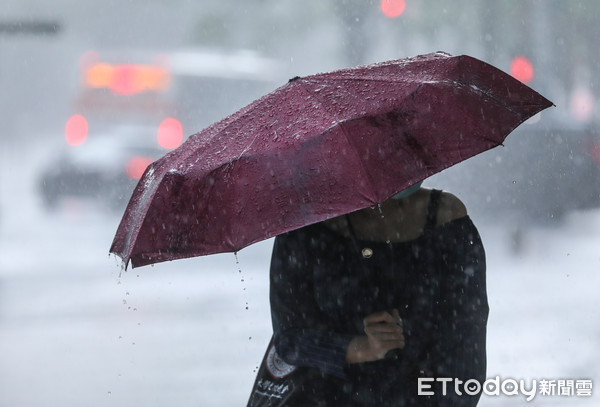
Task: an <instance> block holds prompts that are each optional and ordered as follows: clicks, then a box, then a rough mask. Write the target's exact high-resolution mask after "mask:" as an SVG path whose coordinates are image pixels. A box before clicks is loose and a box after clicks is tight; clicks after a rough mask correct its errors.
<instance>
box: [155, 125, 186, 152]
mask: <svg viewBox="0 0 600 407" xmlns="http://www.w3.org/2000/svg"><path fill="white" fill-rule="evenodd" d="M157 137H158V144H159V145H160V146H161V147H162V148H166V149H168V150H170V149H173V148H176V147H179V145H180V144H181V142H182V141H183V127H181V123H179V121H178V120H177V119H174V118H172V117H169V118H168V119H165V120H163V121H162V123H161V124H160V126H158V136H157Z"/></svg>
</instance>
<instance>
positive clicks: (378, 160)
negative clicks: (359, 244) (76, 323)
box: [110, 53, 552, 267]
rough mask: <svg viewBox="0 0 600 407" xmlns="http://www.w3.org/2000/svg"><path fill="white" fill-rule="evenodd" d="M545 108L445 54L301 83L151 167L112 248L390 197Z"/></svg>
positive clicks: (241, 235)
mask: <svg viewBox="0 0 600 407" xmlns="http://www.w3.org/2000/svg"><path fill="white" fill-rule="evenodd" d="M551 105H552V103H551V102H550V101H548V100H547V99H545V98H544V97H542V96H541V95H539V94H538V93H536V92H535V91H533V90H532V89H530V88H529V87H527V86H526V85H524V84H522V83H521V82H519V81H518V80H516V79H514V78H512V77H511V76H509V75H507V74H506V73H504V72H502V71H500V70H498V69H496V68H494V67H493V66H491V65H488V64H486V63H484V62H482V61H479V60H477V59H475V58H472V57H469V56H456V57H453V56H450V55H448V54H444V53H435V54H429V55H423V56H418V57H414V58H407V59H401V60H396V61H390V62H384V63H379V64H373V65H367V66H362V67H357V68H351V69H342V70H338V71H335V72H331V73H324V74H317V75H311V76H306V77H301V78H294V79H292V80H290V82H289V83H287V84H286V85H284V86H282V87H280V88H278V89H276V90H275V91H273V92H272V93H270V94H268V95H266V96H264V97H262V98H261V99H258V100H256V101H255V102H253V103H251V104H250V105H248V106H246V107H245V108H243V109H242V110H240V111H238V112H236V113H234V114H233V115H231V116H229V117H226V118H225V119H223V120H221V121H219V122H217V123H215V124H213V125H212V126H210V127H208V128H206V129H204V130H202V131H201V132H199V133H197V134H194V135H192V136H191V137H190V138H189V139H188V140H187V141H186V142H185V143H184V144H183V145H181V146H180V147H179V148H178V149H176V150H174V151H172V152H171V153H169V154H167V155H166V156H164V157H163V158H161V159H159V160H158V161H156V162H155V163H153V164H152V165H151V166H150V167H149V168H148V169H147V170H146V173H145V174H144V176H143V177H142V179H141V180H140V182H139V183H138V185H137V187H136V189H135V191H134V193H133V196H132V197H131V200H130V202H129V205H128V206H127V209H126V210H125V214H124V216H123V219H122V221H121V224H120V225H119V228H118V230H117V233H116V236H115V238H114V241H113V244H112V247H111V249H110V251H111V252H112V253H115V254H117V255H118V256H120V257H121V258H122V259H123V261H124V262H125V264H126V265H127V263H128V262H129V260H131V262H132V265H133V267H137V266H142V265H146V264H151V263H157V262H161V261H166V260H173V259H179V258H186V257H193V256H200V255H206V254H212V253H220V252H234V251H238V250H240V249H242V248H243V247H245V246H248V245H250V244H252V243H255V242H258V241H260V240H263V239H267V238H269V237H272V236H275V235H278V234H280V233H283V232H286V231H290V230H293V229H296V228H299V227H301V226H304V225H308V224H311V223H315V222H319V221H322V220H324V219H328V218H332V217H335V216H338V215H341V214H344V213H349V212H352V211H355V210H358V209H362V208H365V207H368V206H372V205H374V204H376V203H378V202H382V201H384V200H386V199H387V198H389V197H390V196H392V195H393V194H395V193H397V192H398V191H401V190H403V189H404V188H406V187H408V186H410V185H411V184H414V183H416V182H418V181H420V180H422V179H425V178H427V177H429V176H430V175H432V174H435V173H437V172H439V171H441V170H443V169H444V168H447V167H449V166H451V165H453V164H456V163H458V162H460V161H463V160H465V159H467V158H469V157H471V156H473V155H475V154H478V153H480V152H482V151H485V150H488V149H490V148H492V147H494V146H497V145H499V144H501V143H502V142H503V141H504V139H505V138H506V136H507V135H508V134H509V133H510V132H511V131H512V130H513V129H514V128H515V127H517V126H518V125H519V124H521V123H522V122H523V121H525V120H526V119H528V118H529V117H531V116H532V115H534V114H536V113H538V112H539V111H541V110H543V109H545V108H547V107H549V106H551Z"/></svg>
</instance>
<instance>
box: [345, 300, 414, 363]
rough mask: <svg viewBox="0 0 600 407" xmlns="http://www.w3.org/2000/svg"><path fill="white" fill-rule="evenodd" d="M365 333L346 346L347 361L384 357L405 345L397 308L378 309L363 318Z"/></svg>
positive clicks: (372, 359)
mask: <svg viewBox="0 0 600 407" xmlns="http://www.w3.org/2000/svg"><path fill="white" fill-rule="evenodd" d="M363 325H364V327H365V334H366V336H365V335H363V336H357V337H355V338H354V339H353V340H352V341H351V342H350V346H349V347H348V352H347V354H346V360H347V361H348V363H358V362H369V361H375V360H380V359H383V358H385V355H386V354H387V353H388V352H389V351H390V350H393V349H402V348H404V345H405V339H404V332H403V329H402V319H401V318H400V314H399V313H398V310H396V309H394V310H392V311H389V312H388V311H380V312H375V313H373V314H371V315H368V316H367V317H365V319H364V320H363Z"/></svg>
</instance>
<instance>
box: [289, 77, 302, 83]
mask: <svg viewBox="0 0 600 407" xmlns="http://www.w3.org/2000/svg"><path fill="white" fill-rule="evenodd" d="M298 79H300V77H299V76H294V77H293V78H292V79H290V80H289V81H288V83H290V82H294V81H296V80H298Z"/></svg>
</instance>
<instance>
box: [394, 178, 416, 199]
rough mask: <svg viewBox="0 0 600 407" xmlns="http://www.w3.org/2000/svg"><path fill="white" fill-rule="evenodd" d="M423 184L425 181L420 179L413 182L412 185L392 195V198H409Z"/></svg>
mask: <svg viewBox="0 0 600 407" xmlns="http://www.w3.org/2000/svg"><path fill="white" fill-rule="evenodd" d="M421 185H423V181H419V182H417V183H416V184H413V185H411V186H410V187H408V188H406V189H403V190H402V191H400V192H398V193H397V194H396V195H394V196H392V199H404V198H407V197H409V196H411V195H412V194H414V193H415V192H417V191H418V190H419V189H420V188H421Z"/></svg>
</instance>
